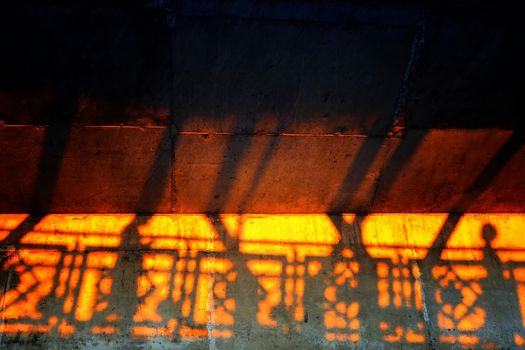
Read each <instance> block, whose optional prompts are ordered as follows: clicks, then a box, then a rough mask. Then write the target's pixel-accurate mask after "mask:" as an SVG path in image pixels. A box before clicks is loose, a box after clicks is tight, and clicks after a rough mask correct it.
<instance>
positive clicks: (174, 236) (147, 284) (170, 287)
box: [0, 214, 525, 349]
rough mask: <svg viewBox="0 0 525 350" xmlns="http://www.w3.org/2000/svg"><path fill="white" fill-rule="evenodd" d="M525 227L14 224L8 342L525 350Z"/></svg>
mask: <svg viewBox="0 0 525 350" xmlns="http://www.w3.org/2000/svg"><path fill="white" fill-rule="evenodd" d="M524 227H525V217H524V216H523V215H521V214H520V215H506V214H500V215H494V214H491V215H473V214H468V215H465V216H462V217H452V216H449V215H447V214H438V215H429V214H423V215H418V214H407V215H400V214H390V215H380V214H376V215H370V216H364V217H356V216H355V215H353V214H344V215H341V216H327V215H295V216H294V215H273V216H272V215H244V216H239V215H223V216H215V217H214V216H206V215H193V216H187V215H186V216H184V215H182V216H181V215H178V216H177V215H171V216H162V215H154V216H139V217H135V215H132V214H129V215H128V214H124V215H48V216H45V217H43V218H36V217H34V218H32V219H29V220H28V219H27V218H26V215H0V234H1V237H2V239H3V243H6V242H8V243H9V245H7V246H6V245H3V247H4V248H3V249H2V269H3V273H2V274H1V275H0V283H1V285H2V290H1V291H0V300H1V301H2V303H1V306H0V310H1V311H2V312H1V315H2V318H1V323H0V345H1V346H2V348H6V349H59V348H68V349H70V348H71V349H73V348H74V349H102V348H112V349H248V348H249V349H290V348H304V349H319V348H326V349H343V348H344V349H348V348H367V349H510V348H520V347H521V346H523V344H524V339H525V329H524V324H525V323H524V321H525V318H524V316H523V315H525V302H524V300H525V299H524V297H525V295H524V294H525V278H524V274H523V271H525V270H524V269H525V267H524V262H525V241H524V239H523V235H522V232H523V228H524ZM12 235H14V236H17V237H18V238H19V239H18V242H14V241H13V240H11V236H12Z"/></svg>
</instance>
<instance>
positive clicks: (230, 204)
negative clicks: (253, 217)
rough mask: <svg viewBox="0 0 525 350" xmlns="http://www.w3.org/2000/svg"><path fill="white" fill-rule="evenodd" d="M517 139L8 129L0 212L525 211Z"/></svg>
mask: <svg viewBox="0 0 525 350" xmlns="http://www.w3.org/2000/svg"><path fill="white" fill-rule="evenodd" d="M292 136H293V137H292ZM523 141H524V139H523V137H522V134H521V133H519V132H513V131H502V130H493V129H484V130H407V131H406V134H405V135H404V137H402V138H391V139H385V138H372V137H363V136H344V137H326V135H313V134H312V135H278V134H274V135H272V134H270V135H268V134H267V135H264V134H263V135H261V134H257V135H237V134H228V133H226V134H217V133H215V134H212V133H209V134H207V133H203V134H200V133H175V132H173V131H172V130H170V129H168V128H165V127H153V128H149V127H148V128H139V127H71V128H66V127H60V126H56V127H30V126H18V127H12V126H7V127H5V128H3V129H0V159H1V160H2V161H1V162H0V178H1V179H2V182H1V183H0V212H11V213H13V212H32V213H38V212H44V213H46V212H55V213H60V212H91V213H115V212H145V213H147V212H160V213H171V212H175V213H204V212H226V213H227V212H230V213H239V212H253V213H324V212H361V213H363V212H523V211H525V198H524V195H523V193H525V178H523V177H522V176H519V174H520V173H521V172H522V170H523V169H524V166H525V148H524V146H523Z"/></svg>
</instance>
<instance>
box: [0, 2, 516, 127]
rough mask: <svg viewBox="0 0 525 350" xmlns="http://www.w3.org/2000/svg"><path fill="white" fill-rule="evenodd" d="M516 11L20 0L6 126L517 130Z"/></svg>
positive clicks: (1, 18) (8, 44)
mask: <svg viewBox="0 0 525 350" xmlns="http://www.w3.org/2000/svg"><path fill="white" fill-rule="evenodd" d="M519 6H520V5H515V4H513V3H510V2H507V3H505V2H494V1H447V2H443V1H334V0H332V1H313V0H311V1H298V0H297V1H292V0H289V1H284V0H266V1H255V0H252V1H247V0H244V1H241V0H237V1H210V0H191V1H189V0H188V1H169V0H157V1H154V0H151V1H146V0H143V1H138V0H137V1H129V0H128V1H101V0H98V1H96V0H91V1H87V0H84V1H74V2H71V1H28V0H20V1H10V2H8V3H3V4H2V5H1V10H0V23H1V24H0V26H1V28H2V29H1V30H0V42H1V43H2V47H3V50H2V52H3V53H2V55H0V120H2V121H3V123H4V124H30V125H33V124H34V125H41V124H53V123H57V122H58V123H64V124H77V125H121V124H126V125H167V124H169V123H171V121H172V122H173V123H174V124H175V125H176V126H177V127H178V129H179V130H185V131H204V132H214V131H219V132H240V133H252V132H253V133H256V132H292V133H294V132H296V133H357V134H367V135H384V134H385V133H387V132H388V131H389V130H391V129H392V127H393V126H394V125H396V126H398V127H404V126H406V127H408V128H418V129H419V128H504V129H515V128H521V127H523V125H524V122H523V119H524V117H523V116H524V114H525V113H524V112H525V111H524V109H525V108H524V106H525V104H524V103H523V101H522V98H521V97H522V96H521V95H522V93H521V92H522V90H523V89H521V85H522V82H523V81H524V78H525V68H524V67H525V65H524V64H523V62H525V57H523V56H524V55H523V53H522V51H523V50H520V46H521V45H522V42H523V33H524V30H523V24H522V21H521V14H520V11H518V8H519Z"/></svg>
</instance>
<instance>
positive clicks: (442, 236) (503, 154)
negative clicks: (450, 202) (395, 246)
mask: <svg viewBox="0 0 525 350" xmlns="http://www.w3.org/2000/svg"><path fill="white" fill-rule="evenodd" d="M524 144H525V139H524V132H523V131H522V130H515V131H514V132H513V133H512V135H511V136H510V137H509V138H508V139H507V141H506V142H505V143H504V144H503V146H502V147H501V148H500V149H499V151H498V152H497V153H496V155H495V156H494V157H493V158H492V159H491V161H490V162H489V163H488V164H487V165H486V166H485V167H484V169H483V171H482V172H481V173H480V174H479V175H478V176H477V178H476V179H475V180H474V182H473V183H472V184H471V185H470V186H469V188H468V190H467V191H466V192H465V194H464V195H463V196H462V197H461V198H459V199H458V200H457V201H456V203H455V204H454V206H453V210H452V211H451V212H450V213H449V214H448V215H447V217H446V219H445V222H444V223H443V225H442V227H441V229H440V230H439V233H438V234H437V237H436V239H435V241H434V242H433V244H432V246H431V247H430V250H429V253H428V255H427V256H426V258H425V259H424V261H422V262H421V265H422V270H423V271H424V275H425V276H431V271H430V267H431V266H432V264H434V263H435V262H438V261H441V255H442V253H443V250H444V249H445V248H446V244H447V242H448V240H449V239H450V237H451V235H452V233H453V232H454V230H455V229H456V227H457V225H458V223H459V222H460V220H461V218H462V216H463V214H464V212H465V211H466V210H468V208H469V206H470V205H472V204H473V203H474V202H475V201H476V199H477V198H478V197H479V196H480V195H481V194H482V193H483V191H485V190H486V188H487V186H489V185H490V184H491V182H492V181H493V180H494V179H495V178H496V177H497V176H498V174H499V173H500V172H501V171H502V170H503V169H504V167H505V166H506V165H507V164H508V162H509V161H510V160H511V159H512V157H513V156H514V155H515V154H516V153H518V151H519V150H520V149H521V147H522V146H523V145H524ZM425 294H428V293H425ZM428 295H431V294H428ZM516 298H517V296H516ZM428 307H429V310H428V311H429V314H431V315H436V314H437V310H436V309H435V307H436V305H434V304H433V303H430V304H429V305H428ZM428 326H430V327H428ZM427 327H428V335H429V338H430V339H431V342H432V343H434V344H436V343H438V341H439V340H438V338H437V337H436V335H437V334H438V329H437V323H436V322H430V325H427Z"/></svg>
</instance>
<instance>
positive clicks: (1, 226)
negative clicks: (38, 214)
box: [0, 214, 29, 241]
mask: <svg viewBox="0 0 525 350" xmlns="http://www.w3.org/2000/svg"><path fill="white" fill-rule="evenodd" d="M28 216H29V215H28V214H0V241H3V240H4V239H6V238H7V236H9V234H10V233H11V231H13V230H14V229H16V228H17V227H18V226H19V225H20V224H21V223H22V222H24V220H25V219H26V218H27V217H28Z"/></svg>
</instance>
